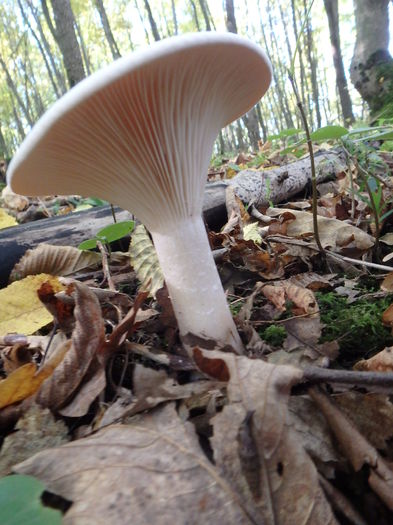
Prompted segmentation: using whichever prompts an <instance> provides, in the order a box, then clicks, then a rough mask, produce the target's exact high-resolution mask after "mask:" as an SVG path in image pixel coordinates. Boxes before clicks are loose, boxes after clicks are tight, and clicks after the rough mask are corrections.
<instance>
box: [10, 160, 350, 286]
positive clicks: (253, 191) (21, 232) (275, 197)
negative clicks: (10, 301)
mask: <svg viewBox="0 0 393 525" xmlns="http://www.w3.org/2000/svg"><path fill="white" fill-rule="evenodd" d="M315 161H316V167H317V178H318V182H322V181H324V180H326V179H330V178H331V177H332V176H333V177H334V176H335V175H338V174H339V173H341V172H342V170H343V164H342V162H341V161H340V160H339V158H338V156H337V153H336V152H334V151H329V152H319V154H317V156H316V158H315ZM267 180H269V183H267ZM310 180H311V169H310V159H309V158H305V159H302V160H299V161H295V162H293V163H291V164H287V165H284V166H280V167H279V168H274V169H269V170H261V171H250V170H244V171H242V172H240V173H239V174H238V175H236V176H235V177H234V178H233V179H230V180H226V181H222V182H218V183H215V182H214V183H210V184H207V186H206V189H205V197H204V204H203V217H204V220H205V221H206V223H207V224H208V226H209V228H210V229H213V230H216V231H218V230H220V229H221V227H222V226H223V225H224V224H225V222H226V220H227V214H226V207H225V193H226V188H227V186H231V187H232V188H233V190H234V192H235V194H236V195H237V196H238V197H239V198H240V199H242V200H243V201H244V202H245V203H246V204H248V203H250V202H253V204H254V205H255V206H266V205H267V204H268V203H269V202H270V201H272V202H273V203H274V204H278V203H279V202H283V201H286V200H288V198H291V197H293V196H295V195H296V194H297V193H299V192H301V191H304V189H305V188H306V187H307V186H308V185H309V184H310ZM116 216H117V218H118V220H119V221H122V220H127V219H129V218H130V214H129V212H126V211H121V210H119V209H116ZM111 222H112V214H111V209H110V207H109V206H105V207H101V208H93V209H90V210H86V211H82V212H78V213H72V214H69V215H63V216H57V217H51V218H49V219H42V220H38V221H35V222H30V223H27V224H20V225H19V226H13V227H11V228H5V229H3V230H0V246H1V247H2V249H1V250H0V286H4V285H5V284H7V281H8V276H9V274H10V273H11V270H12V268H13V267H14V265H15V263H16V262H18V261H19V259H20V258H21V257H22V256H23V255H24V253H25V252H26V250H28V249H30V248H34V247H35V246H37V245H38V244H40V243H43V242H46V243H49V244H55V245H61V246H78V245H79V244H80V243H81V242H82V241H84V240H86V239H88V238H91V237H94V235H95V234H96V233H97V231H98V230H100V229H101V228H103V227H104V226H106V225H107V224H110V223H111Z"/></svg>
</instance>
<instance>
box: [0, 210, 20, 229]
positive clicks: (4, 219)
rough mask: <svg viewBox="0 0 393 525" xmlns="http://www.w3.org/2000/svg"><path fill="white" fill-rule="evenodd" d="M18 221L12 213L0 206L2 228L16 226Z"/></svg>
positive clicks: (0, 227)
mask: <svg viewBox="0 0 393 525" xmlns="http://www.w3.org/2000/svg"><path fill="white" fill-rule="evenodd" d="M17 224H18V223H17V222H16V220H15V219H14V217H12V216H11V215H8V213H7V212H6V211H5V210H3V209H2V208H0V230H1V229H3V228H8V227H9V226H16V225H17Z"/></svg>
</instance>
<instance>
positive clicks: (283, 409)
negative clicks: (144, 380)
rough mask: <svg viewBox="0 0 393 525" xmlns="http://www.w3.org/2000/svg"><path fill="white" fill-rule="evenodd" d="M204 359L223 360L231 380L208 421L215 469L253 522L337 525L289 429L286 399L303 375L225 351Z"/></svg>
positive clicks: (315, 476) (284, 367)
mask: <svg viewBox="0 0 393 525" xmlns="http://www.w3.org/2000/svg"><path fill="white" fill-rule="evenodd" d="M203 355H204V358H205V359H206V360H208V359H209V357H210V356H211V358H212V359H214V360H222V361H224V362H225V364H226V366H227V368H228V372H229V375H230V379H229V382H228V387H227V390H228V400H229V403H228V404H227V405H226V406H224V408H223V411H222V412H220V413H218V414H217V415H216V416H215V417H214V418H213V419H212V424H213V428H214V433H213V437H212V438H211V443H212V447H213V452H214V459H215V464H216V466H217V468H218V469H219V470H220V472H221V473H222V475H223V476H224V477H225V479H227V480H229V483H230V484H231V487H232V489H233V490H234V491H235V492H236V493H237V494H239V495H241V497H242V499H243V501H244V502H245V505H246V508H247V510H248V512H249V513H250V515H251V516H252V518H253V520H254V522H255V523H264V524H267V525H268V524H276V525H279V524H282V525H284V524H285V525H286V524H288V523H296V524H297V523H303V524H310V525H311V524H313V525H318V524H324V525H326V524H334V523H336V521H335V519H334V517H333V514H332V512H331V509H330V506H329V505H328V503H327V501H326V500H325V498H324V495H323V492H322V489H321V488H320V486H319V483H318V473H317V471H316V469H315V467H314V465H313V463H312V461H311V459H310V458H309V457H308V455H307V453H306V452H305V451H304V449H303V447H302V444H301V441H300V439H299V437H298V436H297V435H296V433H295V432H294V431H293V430H292V429H291V427H290V425H289V419H288V409H287V402H288V396H289V392H290V388H291V386H292V385H293V384H295V383H296V382H298V381H299V380H300V379H301V377H302V372H301V371H300V370H299V369H296V368H294V367H289V366H273V365H270V364H268V363H265V362H263V361H260V360H252V359H248V358H246V357H239V356H235V355H233V354H225V353H223V352H217V351H212V352H207V351H204V352H203Z"/></svg>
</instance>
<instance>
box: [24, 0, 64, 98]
mask: <svg viewBox="0 0 393 525" xmlns="http://www.w3.org/2000/svg"><path fill="white" fill-rule="evenodd" d="M25 1H26V3H27V5H28V6H29V8H30V11H31V13H32V15H33V17H34V20H35V23H36V24H37V29H38V33H39V35H40V41H41V42H42V45H43V48H44V49H45V53H46V56H47V57H48V60H49V62H50V65H51V67H52V71H53V72H54V74H55V77H56V80H57V84H58V86H59V88H60V92H61V94H64V93H65V92H66V91H67V86H66V82H65V78H64V76H63V73H62V72H61V71H60V70H59V68H58V67H57V64H56V60H55V57H54V56H53V53H52V49H51V47H50V44H49V42H48V39H47V38H46V36H45V32H44V29H43V27H42V24H41V20H40V17H39V14H38V12H37V9H36V8H35V7H34V5H33V3H32V1H31V0H25ZM49 21H50V22H51V20H50V18H49ZM51 23H52V22H51Z"/></svg>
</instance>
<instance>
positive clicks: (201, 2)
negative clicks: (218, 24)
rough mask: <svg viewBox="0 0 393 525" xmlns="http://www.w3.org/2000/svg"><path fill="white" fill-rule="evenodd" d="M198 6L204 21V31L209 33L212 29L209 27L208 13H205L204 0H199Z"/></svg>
mask: <svg viewBox="0 0 393 525" xmlns="http://www.w3.org/2000/svg"><path fill="white" fill-rule="evenodd" d="M199 5H200V6H201V11H202V14H203V18H204V19H205V26H206V31H211V30H212V28H211V25H210V20H209V13H208V12H207V7H206V0H199Z"/></svg>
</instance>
